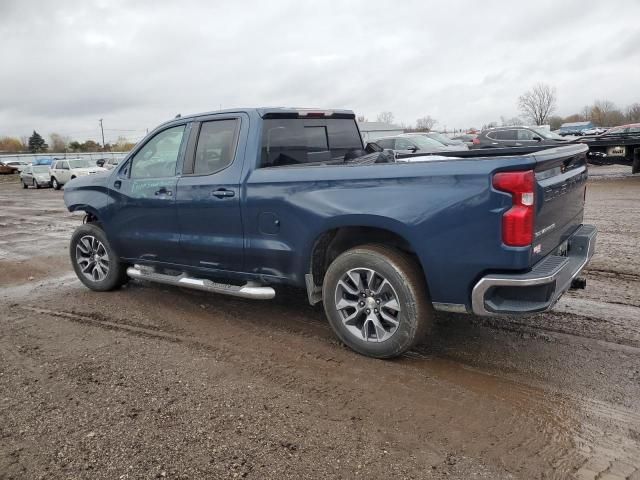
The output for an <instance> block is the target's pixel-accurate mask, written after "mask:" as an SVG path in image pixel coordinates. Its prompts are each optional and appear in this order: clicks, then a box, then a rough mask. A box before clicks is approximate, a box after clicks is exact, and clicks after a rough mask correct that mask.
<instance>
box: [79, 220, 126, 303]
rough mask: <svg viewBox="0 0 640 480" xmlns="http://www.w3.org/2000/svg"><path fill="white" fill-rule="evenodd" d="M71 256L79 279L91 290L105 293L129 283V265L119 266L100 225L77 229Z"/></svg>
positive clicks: (88, 224)
mask: <svg viewBox="0 0 640 480" xmlns="http://www.w3.org/2000/svg"><path fill="white" fill-rule="evenodd" d="M69 255H70V256H71V264H72V265H73V269H74V270H75V272H76V275H77V276H78V278H79V279H80V281H81V282H82V283H84V285H85V286H86V287H88V288H90V289H91V290H95V291H97V292H106V291H109V290H114V289H116V288H118V287H120V286H122V285H124V284H125V283H127V280H128V277H127V265H126V264H124V263H121V262H120V259H119V258H118V256H117V255H116V253H115V251H114V250H113V248H111V245H109V241H108V240H107V236H106V235H105V233H104V231H102V229H101V228H100V227H98V226H97V225H93V224H90V223H87V224H84V225H80V226H79V227H78V228H76V229H75V231H74V232H73V235H72V236H71V244H70V245H69Z"/></svg>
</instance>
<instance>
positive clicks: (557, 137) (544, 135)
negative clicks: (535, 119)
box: [531, 128, 564, 140]
mask: <svg viewBox="0 0 640 480" xmlns="http://www.w3.org/2000/svg"><path fill="white" fill-rule="evenodd" d="M531 130H533V131H534V132H536V133H537V134H538V135H540V136H541V137H542V138H547V139H549V140H564V138H562V137H561V136H560V135H558V134H557V133H553V132H550V131H549V130H545V129H544V128H532V129H531Z"/></svg>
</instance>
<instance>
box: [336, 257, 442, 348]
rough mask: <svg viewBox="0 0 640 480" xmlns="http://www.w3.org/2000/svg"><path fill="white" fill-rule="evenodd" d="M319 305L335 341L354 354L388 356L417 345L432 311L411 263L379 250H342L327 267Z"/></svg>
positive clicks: (420, 276) (428, 326)
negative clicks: (322, 304)
mask: <svg viewBox="0 0 640 480" xmlns="http://www.w3.org/2000/svg"><path fill="white" fill-rule="evenodd" d="M323 303H324V308H325V313H326V315H327V318H328V320H329V323H330V325H331V327H332V328H333V330H334V332H335V333H336V335H337V336H338V338H339V339H340V340H341V341H342V342H343V343H345V344H346V345H347V346H349V347H350V348H352V349H353V350H355V351H356V352H358V353H361V354H363V355H367V356H370V357H375V358H392V357H396V356H398V355H401V354H403V353H404V352H406V351H407V350H409V349H411V348H412V347H413V346H415V345H416V344H417V343H419V342H421V341H422V340H423V339H424V338H425V337H426V336H427V334H428V333H429V332H430V331H431V327H432V324H433V318H434V312H433V306H432V305H431V301H430V299H429V296H428V290H427V285H426V282H425V280H424V277H423V274H422V271H421V269H420V268H419V266H418V265H417V264H416V262H415V261H414V260H413V259H412V258H411V257H410V256H409V255H407V254H405V253H403V252H401V251H399V250H396V249H393V248H390V247H387V246H384V245H364V246H360V247H356V248H352V249H350V250H347V251H346V252H344V253H342V254H341V255H340V256H338V257H337V258H336V259H335V260H334V261H333V262H332V263H331V265H330V266H329V268H328V270H327V273H326V275H325V278H324V282H323Z"/></svg>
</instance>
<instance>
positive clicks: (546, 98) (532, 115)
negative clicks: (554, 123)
mask: <svg viewBox="0 0 640 480" xmlns="http://www.w3.org/2000/svg"><path fill="white" fill-rule="evenodd" d="M556 101H557V99H556V89H555V88H554V87H551V86H550V85H547V84H545V83H537V84H535V85H534V86H533V88H532V89H531V90H529V91H528V92H525V93H523V94H522V95H520V98H518V108H519V109H520V111H521V112H522V114H523V115H524V116H525V117H526V118H528V119H530V120H531V121H532V122H534V123H535V124H536V125H544V124H545V123H547V118H549V115H551V114H552V113H553V112H554V110H555V109H556Z"/></svg>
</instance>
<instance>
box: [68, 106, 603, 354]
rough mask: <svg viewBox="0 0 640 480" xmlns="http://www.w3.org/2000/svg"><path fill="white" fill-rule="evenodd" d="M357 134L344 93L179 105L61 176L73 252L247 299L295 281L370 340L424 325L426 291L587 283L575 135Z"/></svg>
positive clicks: (461, 299)
mask: <svg viewBox="0 0 640 480" xmlns="http://www.w3.org/2000/svg"><path fill="white" fill-rule="evenodd" d="M368 148H369V150H368V151H367V150H364V147H363V143H362V139H361V136H360V132H359V131H358V126H357V124H356V121H355V117H354V114H353V112H351V111H346V110H332V111H316V110H305V109H287V108H252V109H238V110H229V111H219V112H212V113H205V114H200V115H193V116H185V117H179V118H175V119H173V120H171V121H169V122H166V123H164V124H162V125H160V126H159V127H158V128H156V129H155V130H154V131H153V132H151V133H150V134H149V135H148V136H147V137H146V138H145V139H144V140H143V141H141V142H140V143H139V144H138V145H137V146H136V147H135V148H134V150H132V151H131V153H130V154H129V155H128V156H127V157H126V158H125V159H124V160H123V161H122V162H121V163H120V164H119V165H118V166H117V167H116V168H114V169H113V170H112V171H110V172H108V173H102V174H97V175H91V176H85V177H82V178H77V179H75V180H72V181H70V182H69V183H68V184H67V185H65V190H64V200H65V203H66V206H67V208H68V209H69V210H70V211H84V212H85V214H86V215H85V221H84V223H83V225H81V226H79V227H78V228H77V229H76V231H75V232H74V233H73V235H72V238H71V245H70V255H71V260H72V264H73V267H74V269H75V271H76V273H77V275H78V278H79V279H80V280H81V281H82V282H83V283H84V284H85V285H86V286H87V287H89V288H91V289H93V290H96V291H107V290H112V289H115V288H118V287H119V286H121V285H122V284H124V283H125V282H126V281H127V280H128V279H129V278H135V279H144V280H150V281H155V282H160V283H164V284H169V285H177V286H182V287H189V288H194V289H199V290H204V291H210V292H216V293H222V294H227V295H235V296H239V297H246V298H253V299H269V298H272V297H274V295H275V294H276V289H277V288H278V286H279V285H289V286H295V287H300V288H301V289H305V290H306V293H307V296H308V299H309V301H310V302H311V303H312V304H316V303H320V302H322V303H323V304H324V309H325V312H326V315H327V318H328V320H329V323H330V324H331V326H332V328H333V330H334V331H335V333H336V335H337V336H338V337H339V338H340V340H341V341H342V342H344V343H345V344H346V345H348V346H349V347H351V348H352V349H354V350H355V351H357V352H360V353H362V354H365V355H369V356H372V357H377V358H390V357H394V356H397V355H400V354H402V353H403V352H405V351H406V350H408V349H410V348H411V347H413V346H414V345H415V344H416V343H417V342H420V341H422V340H424V339H425V337H426V336H427V335H428V333H429V330H430V327H431V325H432V323H433V319H434V309H435V310H444V311H453V312H466V313H473V314H476V315H497V314H523V313H527V312H541V311H545V310H547V309H549V308H551V307H552V306H553V305H554V303H555V302H556V301H557V300H558V298H559V297H560V296H561V295H562V294H563V293H564V292H565V291H566V290H568V289H569V288H571V287H578V286H580V285H583V284H584V279H582V278H580V277H578V275H579V273H580V271H581V270H582V269H583V267H584V266H585V265H586V263H587V262H588V261H589V259H590V258H591V256H592V255H593V253H594V247H595V238H596V229H595V228H594V227H593V226H590V225H583V223H582V218H583V208H584V199H585V192H586V182H587V166H586V161H585V157H586V153H587V147H586V146H584V145H569V146H563V147H559V148H553V149H548V150H544V151H541V152H537V153H534V154H526V155H524V154H521V155H511V156H504V154H502V156H492V153H491V152H484V151H483V152H478V155H477V156H472V157H467V158H455V157H452V158H447V157H442V156H437V157H429V156H423V157H421V156H417V157H416V156H413V157H411V158H399V157H397V156H395V155H394V154H393V153H392V152H391V153H390V152H388V151H379V149H377V148H375V145H374V146H369V147H368ZM274 287H275V288H274Z"/></svg>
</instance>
